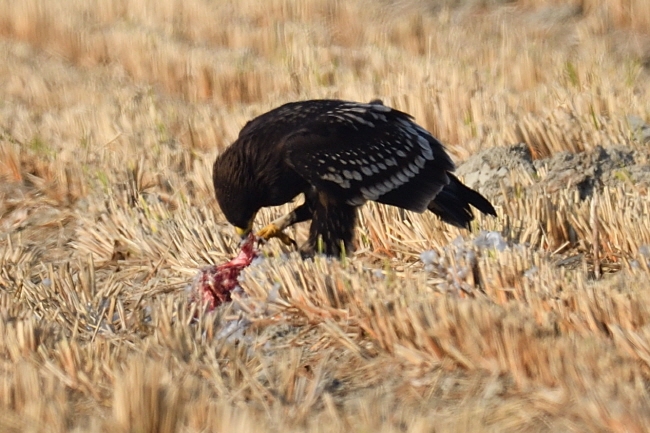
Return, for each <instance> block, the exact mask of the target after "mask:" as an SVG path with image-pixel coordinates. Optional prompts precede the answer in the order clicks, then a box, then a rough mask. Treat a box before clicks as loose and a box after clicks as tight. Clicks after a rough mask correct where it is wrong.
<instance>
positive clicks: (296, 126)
mask: <svg viewBox="0 0 650 433" xmlns="http://www.w3.org/2000/svg"><path fill="white" fill-rule="evenodd" d="M452 171H454V164H453V162H452V161H451V159H450V158H449V156H448V155H447V153H446V152H445V149H444V147H443V145H442V144H441V143H440V142H439V141H438V140H437V139H436V138H435V137H433V136H432V135H431V134H430V133H429V132H428V131H426V130H425V129H424V128H422V127H421V126H419V125H418V124H416V123H415V122H414V121H413V118H412V117H411V116H409V115H408V114H406V113H403V112H401V111H398V110H395V109H393V108H390V107H387V106H385V105H383V104H382V103H381V101H372V102H370V103H368V104H363V103H358V102H348V101H340V100H311V101H302V102H292V103H289V104H285V105H282V106H281V107H278V108H276V109H274V110H271V111H269V112H268V113H265V114H262V115H261V116H259V117H256V118H255V119H253V120H251V121H250V122H248V123H247V124H246V126H244V128H243V129H242V130H241V132H240V133H239V137H238V138H237V140H236V141H235V142H234V143H233V144H232V145H231V146H230V147H228V148H227V149H226V150H225V151H224V152H223V153H221V154H220V155H219V156H218V157H217V160H216V161H215V163H214V172H213V181H214V189H215V193H216V196H217V201H218V202H219V206H221V210H222V211H223V213H224V215H225V216H226V218H227V219H228V221H229V222H230V223H231V224H233V225H234V226H235V228H236V230H237V232H238V233H239V234H240V235H241V236H242V237H244V236H246V235H247V234H248V233H249V232H250V231H251V229H252V226H253V220H254V218H255V215H256V213H257V211H259V210H260V208H262V207H266V206H277V205H281V204H284V203H287V202H289V201H291V200H292V199H293V198H294V197H296V196H297V195H298V194H300V193H303V194H304V195H305V203H304V204H302V205H301V206H298V207H297V208H296V209H294V210H293V211H292V212H291V213H289V214H288V215H285V216H284V217H282V218H279V219H277V220H276V221H274V222H273V223H272V224H270V225H269V226H267V227H265V228H264V229H262V230H261V231H260V232H259V233H258V235H260V236H262V237H264V238H267V239H268V238H271V237H279V238H281V239H283V240H284V241H287V240H288V237H287V236H286V235H284V234H283V233H282V230H284V229H285V228H287V227H288V226H290V225H292V224H295V223H298V222H301V221H306V220H309V219H311V220H312V222H311V227H310V229H309V239H308V240H307V242H306V244H305V245H303V246H302V248H301V250H302V252H303V253H305V254H308V255H309V254H313V253H315V252H323V253H325V254H328V255H335V256H338V255H340V254H342V253H344V252H349V251H352V248H353V238H354V227H355V224H356V219H357V208H358V207H359V206H362V205H363V204H364V203H365V202H366V201H368V200H372V201H376V202H378V203H384V204H389V205H393V206H397V207H400V208H403V209H408V210H411V211H414V212H424V211H425V210H427V209H428V210H430V211H431V212H433V213H434V214H436V215H438V216H439V217H440V218H441V219H442V220H443V221H445V222H447V223H450V224H453V225H455V226H458V227H466V228H467V227H469V223H470V221H472V220H473V219H474V215H473V214H472V210H471V208H470V205H472V206H474V207H475V208H477V209H478V210H480V211H481V212H483V213H486V214H490V215H496V212H495V210H494V207H493V206H492V205H491V204H490V202H488V201H487V200H486V199H485V198H484V197H483V196H482V195H480V194H479V193H477V192H476V191H474V190H472V189H470V188H468V187H466V186H465V185H463V184H462V183H461V182H460V181H459V180H458V179H457V178H456V177H455V176H453V175H452V174H451V173H452Z"/></svg>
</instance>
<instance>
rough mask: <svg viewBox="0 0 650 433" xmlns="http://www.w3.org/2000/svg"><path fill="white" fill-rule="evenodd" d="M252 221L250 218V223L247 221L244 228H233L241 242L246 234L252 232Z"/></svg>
mask: <svg viewBox="0 0 650 433" xmlns="http://www.w3.org/2000/svg"><path fill="white" fill-rule="evenodd" d="M253 219H254V218H251V219H250V221H248V225H247V227H246V228H242V227H235V232H236V233H237V235H239V237H240V238H241V239H242V241H243V240H245V239H246V238H247V237H248V234H249V233H250V232H251V230H253Z"/></svg>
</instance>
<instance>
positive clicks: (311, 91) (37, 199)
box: [0, 0, 650, 433]
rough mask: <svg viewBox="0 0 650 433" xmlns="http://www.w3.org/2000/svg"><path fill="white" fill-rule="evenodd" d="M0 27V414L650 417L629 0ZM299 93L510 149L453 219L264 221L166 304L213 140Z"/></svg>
mask: <svg viewBox="0 0 650 433" xmlns="http://www.w3.org/2000/svg"><path fill="white" fill-rule="evenodd" d="M0 53H1V57H2V58H3V59H5V60H3V61H2V62H0V431H1V432H69V431H72V432H174V431H179V432H187V433H191V432H244V433H245V432H266V431H268V432H303V431H304V432H333V431H346V432H412V433H416V432H436V433H442V432H502V431H504V432H506V431H507V432H511V431H512V432H514V431H519V432H587V431H591V432H644V431H650V284H649V283H648V281H649V277H650V270H649V266H650V192H649V190H650V182H648V179H650V173H648V171H644V170H645V169H646V168H647V167H648V161H649V159H650V149H649V147H648V146H649V144H648V142H644V141H645V140H644V133H647V132H648V128H647V127H646V128H645V129H643V128H641V125H643V122H644V121H645V122H646V123H648V122H650V8H648V5H647V0H574V1H563V0H556V1H552V0H518V1H497V0H492V1H490V0H483V1H479V0H456V1H452V0H440V1H434V0H401V1H388V0H376V1H371V0H349V1H338V0H306V1H301V0H265V1H258V0H212V1H208V0H187V1H181V0H97V1H92V2H89V1H84V0H66V1H59V2H57V1H49V0H24V1H21V2H17V1H15V0H0ZM320 97H334V98H343V99H350V100H358V101H369V100H371V99H374V98H381V99H383V101H384V102H385V103H386V104H387V105H391V106H394V107H396V108H399V109H401V110H404V111H407V112H409V113H411V114H413V115H414V116H415V118H416V119H417V120H418V122H419V123H420V124H421V125H423V126H424V127H426V128H427V129H429V130H430V131H432V132H433V133H434V134H435V135H436V136H438V137H439V138H440V139H441V140H442V141H443V142H444V143H446V145H447V147H448V150H449V152H450V153H451V154H452V155H453V157H454V159H455V160H456V161H457V162H458V163H459V164H461V163H462V162H463V161H465V160H467V159H469V158H470V157H471V156H472V155H475V154H477V153H481V155H489V154H490V153H492V152H496V151H497V150H503V149H504V148H508V147H510V146H513V145H515V144H518V143H523V145H522V148H524V149H527V151H528V152H529V153H530V155H531V158H532V159H533V160H534V162H536V163H537V165H536V167H537V169H536V171H534V172H530V171H528V172H527V171H525V170H519V169H517V168H516V167H509V166H508V167H506V168H504V169H503V170H501V173H502V174H503V177H502V180H500V181H499V183H498V185H497V187H496V188H492V189H484V193H485V194H486V195H488V197H489V198H490V200H492V201H493V203H495V206H496V207H497V210H498V212H499V217H498V218H483V217H479V218H478V219H477V221H476V223H475V226H474V229H473V230H472V231H471V232H468V231H461V230H458V229H456V228H453V227H449V226H445V225H443V224H442V223H440V222H439V221H438V220H436V219H435V218H434V217H433V216H432V215H417V214H410V213H408V212H400V211H398V210H397V209H394V208H388V207H383V206H380V205H374V204H371V205H367V206H366V207H365V208H364V209H363V211H362V212H361V215H360V220H361V224H360V226H359V228H358V231H357V238H358V249H357V251H356V253H355V254H354V255H352V256H351V257H350V258H348V259H346V260H344V261H343V262H340V261H329V260H326V259H323V258H316V259H315V260H313V261H311V260H309V261H302V260H300V258H299V256H298V255H297V254H296V253H295V252H293V251H292V250H291V248H288V247H285V246H282V245H280V244H279V243H278V242H277V241H271V242H270V243H269V244H267V245H265V246H264V247H263V251H264V252H265V253H268V257H267V258H265V259H263V260H261V261H259V262H256V263H254V264H253V265H252V266H251V267H249V268H248V269H247V270H246V271H245V275H244V277H243V281H242V288H243V289H244V291H245V293H246V294H247V296H244V295H240V296H235V299H234V301H233V302H232V303H231V304H230V305H226V306H223V307H221V308H219V309H218V310H217V311H215V312H213V313H204V312H202V311H195V310H192V309H190V307H189V306H188V293H187V290H188V287H189V285H190V284H191V282H192V279H193V277H194V275H195V274H196V273H197V271H198V270H199V269H201V268H202V267H203V266H206V265H209V264H216V263H222V262H225V261H227V260H229V259H230V258H232V257H233V256H234V254H236V250H237V240H236V239H235V235H234V231H233V230H232V228H231V227H229V226H228V225H227V224H226V222H225V219H224V218H223V216H222V215H221V213H220V211H219V208H218V206H217V204H216V201H215V199H214V197H213V191H212V185H211V167H212V163H213V161H214V158H215V156H216V154H217V153H218V152H219V151H221V150H222V149H224V147H225V146H227V145H228V144H229V143H230V142H232V141H233V140H234V139H235V137H236V136H237V133H238V131H239V129H240V128H241V127H242V126H243V125H244V123H245V122H246V121H247V120H248V119H250V118H251V117H253V116H255V115H257V114H260V113H262V112H263V111H266V110H268V109H270V108H273V107H275V106H277V105H279V104H281V103H284V102H288V101H291V100H297V99H310V98H320ZM646 136H647V135H646ZM612 148H616V149H619V150H620V149H622V150H621V151H629V152H633V154H634V161H633V165H634V167H636V168H634V169H632V168H631V165H632V163H631V162H629V161H628V160H622V162H619V163H617V164H618V165H616V166H615V167H614V171H613V172H612V173H610V174H611V176H610V177H611V178H612V179H614V180H615V182H613V183H612V182H600V183H599V182H595V183H594V184H593V185H592V188H590V189H589V191H587V193H585V194H582V193H581V194H578V193H577V192H576V191H577V190H576V189H575V186H576V183H579V182H583V180H581V179H582V178H581V177H580V176H582V175H585V173H590V175H593V176H596V177H598V176H600V175H601V174H602V173H601V171H602V170H601V168H599V167H600V166H599V165H595V166H590V167H584V166H576V167H574V168H573V169H571V168H570V170H569V171H568V172H567V174H564V173H560V174H559V179H560V180H559V181H555V183H554V185H555V187H552V183H550V182H547V179H548V178H549V176H551V175H552V174H553V173H556V171H557V170H554V168H553V166H552V165H551V164H550V163H548V164H547V163H546V161H554V159H553V158H556V159H557V158H565V156H566V155H565V156H563V154H562V153H561V152H571V153H574V154H579V155H596V157H594V158H592V159H594V161H596V162H597V163H599V161H601V160H602V158H601V157H600V156H598V155H602V154H603V153H602V152H604V150H603V149H612ZM590 152H591V153H590ZM599 152H600V153H599ZM566 157H568V156H566ZM565 159H566V158H565ZM625 161H628V162H625ZM506 162H507V161H506ZM478 164H479V165H480V164H481V162H480V161H479V162H478ZM497 169H499V167H497ZM497 171H498V170H497ZM639 173H641V174H639ZM643 173H645V175H647V176H646V177H643V176H642V175H643ZM465 175H466V176H469V174H465ZM555 175H557V173H556V174H553V176H555ZM563 176H564V177H563ZM576 176H577V177H576ZM575 179H577V180H575ZM558 182H559V183H558ZM558 185H559V186H558ZM479 187H480V185H479ZM583 192H584V191H583ZM287 209H288V207H287V206H284V207H281V208H277V209H269V210H265V211H263V212H261V213H260V215H259V216H258V220H257V223H258V224H259V227H262V226H263V225H264V224H265V223H267V222H269V221H270V220H272V219H274V218H276V217H277V216H279V215H280V214H281V213H282V212H285V211H286V210H287ZM289 234H290V235H292V236H293V237H296V238H297V239H298V240H299V241H300V240H304V239H305V238H306V227H305V226H304V225H301V226H298V227H296V228H295V229H291V230H289ZM500 236H501V237H502V238H501V237H500ZM423 252H427V253H426V254H424V256H422V257H421V253H423ZM422 259H424V260H422ZM195 316H197V317H198V319H194V317H195Z"/></svg>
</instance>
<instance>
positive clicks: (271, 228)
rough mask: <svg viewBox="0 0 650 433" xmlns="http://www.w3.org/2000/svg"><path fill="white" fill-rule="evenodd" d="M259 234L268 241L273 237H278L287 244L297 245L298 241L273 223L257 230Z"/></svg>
mask: <svg viewBox="0 0 650 433" xmlns="http://www.w3.org/2000/svg"><path fill="white" fill-rule="evenodd" d="M257 236H259V237H260V238H262V239H264V240H266V241H268V240H269V239H271V238H278V239H279V240H280V241H281V242H282V243H283V244H285V245H293V246H297V244H296V241H294V240H293V239H291V237H290V236H289V235H287V234H286V233H284V232H283V231H282V230H281V229H280V228H279V227H278V226H276V225H275V224H273V223H271V224H269V225H267V226H266V227H263V228H262V229H260V230H259V231H258V232H257Z"/></svg>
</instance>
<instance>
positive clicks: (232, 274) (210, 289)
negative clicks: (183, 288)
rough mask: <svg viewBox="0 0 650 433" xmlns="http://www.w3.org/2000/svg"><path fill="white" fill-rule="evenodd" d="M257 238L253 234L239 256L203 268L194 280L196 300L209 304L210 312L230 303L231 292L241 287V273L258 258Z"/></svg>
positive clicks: (193, 288) (193, 289)
mask: <svg viewBox="0 0 650 433" xmlns="http://www.w3.org/2000/svg"><path fill="white" fill-rule="evenodd" d="M255 240H256V237H255V235H253V234H252V233H251V234H250V235H249V236H248V238H246V240H244V242H243V244H242V246H241V251H240V252H239V255H237V257H235V258H234V259H232V260H231V261H229V262H228V263H224V264H222V265H218V266H208V267H206V268H203V269H202V270H201V271H200V272H199V274H198V275H197V276H196V277H195V278H194V283H193V285H192V291H193V293H194V298H195V300H198V301H199V302H204V303H206V304H207V307H208V311H212V310H214V309H215V308H216V307H218V306H219V305H221V304H223V303H225V302H230V300H231V297H230V294H231V292H232V291H233V290H234V289H235V288H236V287H237V286H238V285H239V281H238V280H237V278H238V277H239V274H240V273H241V271H243V270H244V268H246V267H247V266H248V265H250V264H251V262H252V261H253V259H255V257H257V255H258V251H257V250H256V249H255Z"/></svg>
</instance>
